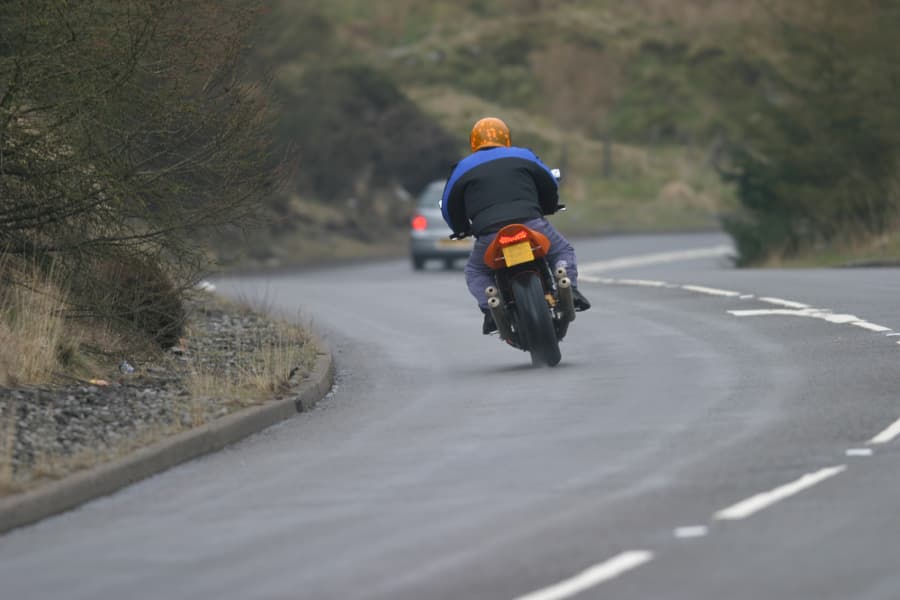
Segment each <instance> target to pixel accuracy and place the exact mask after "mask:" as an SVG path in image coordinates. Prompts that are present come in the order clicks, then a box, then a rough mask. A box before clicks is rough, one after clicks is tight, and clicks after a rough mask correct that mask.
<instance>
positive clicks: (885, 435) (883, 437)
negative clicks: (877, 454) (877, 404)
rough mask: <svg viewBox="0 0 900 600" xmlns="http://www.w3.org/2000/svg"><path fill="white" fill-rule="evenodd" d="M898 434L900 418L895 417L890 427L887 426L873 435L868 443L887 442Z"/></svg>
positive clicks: (899, 431)
mask: <svg viewBox="0 0 900 600" xmlns="http://www.w3.org/2000/svg"><path fill="white" fill-rule="evenodd" d="M898 435H900V419H897V420H896V421H894V423H893V424H892V425H891V426H890V427H888V428H887V429H885V430H884V431H882V432H881V433H879V434H878V435H876V436H875V437H873V438H872V439H871V440H869V443H870V444H887V443H888V442H891V441H893V440H894V438H895V437H897V436H898Z"/></svg>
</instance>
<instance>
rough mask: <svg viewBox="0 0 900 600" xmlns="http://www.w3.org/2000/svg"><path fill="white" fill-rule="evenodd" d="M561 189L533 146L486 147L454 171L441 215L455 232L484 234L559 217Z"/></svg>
mask: <svg viewBox="0 0 900 600" xmlns="http://www.w3.org/2000/svg"><path fill="white" fill-rule="evenodd" d="M558 206H559V187H558V184H557V182H556V178H555V177H553V174H552V173H551V172H550V169H548V168H547V165H545V164H544V163H542V162H541V160H540V159H539V158H538V157H537V156H536V155H535V154H534V152H532V151H531V150H529V149H527V148H517V147H512V148H503V147H500V148H483V149H481V150H479V151H477V152H474V153H472V154H470V155H469V156H467V157H466V158H464V159H462V160H461V161H459V163H457V164H456V166H454V168H453V172H452V173H451V174H450V178H449V179H448V180H447V184H446V185H445V186H444V195H443V198H442V199H441V211H442V212H443V215H444V221H446V222H447V225H449V226H450V229H452V230H453V232H454V233H456V234H458V235H460V234H466V235H468V234H474V235H475V236H482V235H486V234H490V233H495V232H497V231H499V230H500V228H502V227H503V226H504V225H509V224H510V223H517V222H522V221H527V220H529V219H536V218H540V217H542V216H544V215H549V214H553V213H554V212H556V210H557V208H558Z"/></svg>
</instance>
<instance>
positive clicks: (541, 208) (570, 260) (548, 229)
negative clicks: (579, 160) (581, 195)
mask: <svg viewBox="0 0 900 600" xmlns="http://www.w3.org/2000/svg"><path fill="white" fill-rule="evenodd" d="M469 145H470V146H471V148H472V154H470V155H469V156H467V157H465V158H463V159H462V160H461V161H459V162H458V163H457V164H456V165H454V167H453V171H452V172H451V173H450V177H449V179H448V180H447V183H446V185H445V186H444V193H443V197H442V198H441V212H442V213H443V216H444V221H446V222H447V225H449V226H450V229H451V230H452V231H453V233H454V234H455V235H456V236H467V235H474V236H475V246H474V248H473V249H472V254H471V255H470V256H469V261H468V262H467V263H466V268H465V274H466V285H467V286H468V288H469V292H470V293H471V294H472V296H474V297H475V300H476V301H477V302H478V307H479V308H480V309H481V312H483V313H484V323H483V325H482V333H484V334H485V335H487V334H488V333H491V332H493V331H496V330H497V326H496V324H495V323H494V319H493V318H492V317H491V313H490V311H489V310H488V302H487V296H486V295H485V293H484V290H485V289H486V288H487V287H488V286H491V285H494V272H493V271H492V270H491V269H490V268H489V267H488V266H487V265H485V264H484V261H483V260H482V257H483V256H484V252H485V251H486V250H487V247H488V245H489V244H490V243H491V241H492V240H493V239H494V237H495V236H496V235H497V232H498V231H500V229H501V228H502V227H504V226H505V225H509V224H511V223H522V224H523V225H525V226H526V227H528V228H530V229H534V230H535V231H539V232H540V233H543V234H544V235H545V236H547V238H549V240H550V243H551V246H550V252H549V253H548V254H547V260H548V261H549V262H550V265H551V266H553V268H554V269H556V268H559V267H564V268H565V269H566V271H567V274H568V277H569V278H570V279H571V280H572V295H573V298H574V301H575V310H576V311H583V310H587V309H589V308H590V307H591V303H590V302H588V300H587V298H585V297H584V295H583V294H582V293H581V292H580V291H579V290H578V288H577V287H576V286H577V282H578V267H577V265H576V263H575V249H574V248H572V244H570V243H569V241H568V240H566V238H565V237H563V236H562V234H561V233H559V231H557V230H556V228H555V227H554V226H553V225H552V224H551V223H550V222H549V221H547V220H546V219H545V218H544V215H550V214H553V213H555V212H556V211H557V210H558V208H559V184H558V183H557V181H556V177H554V176H553V174H552V173H551V172H550V169H548V168H547V166H546V165H545V164H544V163H542V162H541V160H540V159H539V158H538V157H537V156H536V155H535V154H534V152H532V151H531V150H529V149H528V148H520V147H516V146H512V144H511V142H510V136H509V127H507V125H506V123H504V122H503V121H502V120H500V119H497V118H495V117H486V118H484V119H481V120H479V121H478V122H477V123H475V125H474V127H472V132H471V133H470V134H469Z"/></svg>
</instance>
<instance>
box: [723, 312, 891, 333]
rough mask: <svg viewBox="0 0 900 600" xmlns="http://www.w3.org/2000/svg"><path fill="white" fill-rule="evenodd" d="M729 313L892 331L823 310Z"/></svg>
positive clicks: (845, 315) (736, 315)
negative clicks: (808, 320)
mask: <svg viewBox="0 0 900 600" xmlns="http://www.w3.org/2000/svg"><path fill="white" fill-rule="evenodd" d="M728 313H729V314H732V315H734V316H735V317H763V316H768V315H785V316H789V317H809V318H812V319H821V320H822V321H828V322H829V323H836V324H838V325H843V324H849V325H853V326H855V327H861V328H863V329H868V330H869V331H876V332H878V333H882V332H885V331H892V330H891V328H890V327H884V326H882V325H876V324H875V323H869V322H868V321H864V320H863V319H860V318H859V317H857V316H856V315H847V314H840V313H833V312H831V311H830V310H827V309H822V308H801V309H796V310H795V309H791V308H761V309H755V310H729V311H728Z"/></svg>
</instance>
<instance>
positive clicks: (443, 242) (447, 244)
mask: <svg viewBox="0 0 900 600" xmlns="http://www.w3.org/2000/svg"><path fill="white" fill-rule="evenodd" d="M473 245H474V244H473V241H472V239H471V238H467V239H464V240H458V241H453V240H450V239H447V238H446V237H440V238H435V237H421V238H415V237H414V238H410V241H409V250H410V253H411V254H412V255H413V256H417V257H420V258H465V257H468V256H469V254H471V252H472V246H473Z"/></svg>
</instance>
